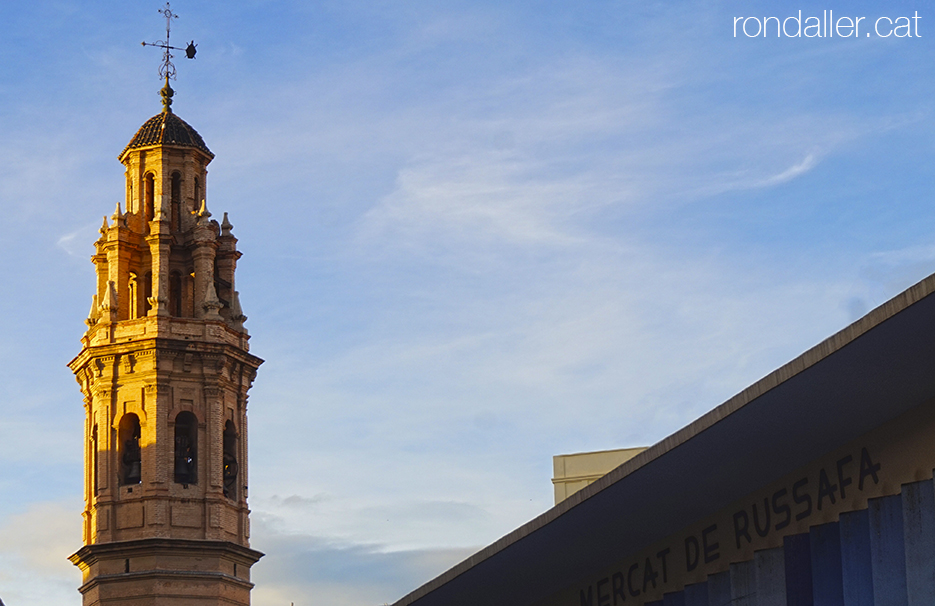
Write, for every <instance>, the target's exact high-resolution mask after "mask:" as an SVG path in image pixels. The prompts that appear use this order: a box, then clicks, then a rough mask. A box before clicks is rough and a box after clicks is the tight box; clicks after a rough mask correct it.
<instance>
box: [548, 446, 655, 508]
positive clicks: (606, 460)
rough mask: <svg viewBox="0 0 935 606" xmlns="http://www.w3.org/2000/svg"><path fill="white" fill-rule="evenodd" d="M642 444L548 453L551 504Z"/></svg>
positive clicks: (637, 451) (622, 460)
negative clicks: (549, 454)
mask: <svg viewBox="0 0 935 606" xmlns="http://www.w3.org/2000/svg"><path fill="white" fill-rule="evenodd" d="M644 450H646V448H645V447H638V448H618V449H617V450H598V451H595V452H579V453H575V454H567V455H556V456H554V457H552V470H553V471H552V476H553V477H552V484H553V485H554V488H555V504H556V505H558V504H559V503H561V502H562V501H564V500H565V499H567V498H568V497H570V496H571V495H573V494H575V493H576V492H578V491H579V490H581V489H582V488H584V487H585V486H587V485H588V484H590V483H591V482H594V481H595V480H597V479H598V478H600V477H601V476H603V475H604V474H606V473H607V472H609V471H611V470H613V469H616V468H617V467H619V466H620V465H622V464H624V463H625V462H627V461H629V460H630V459H632V458H633V457H635V456H636V455H638V454H640V453H641V452H643V451H644Z"/></svg>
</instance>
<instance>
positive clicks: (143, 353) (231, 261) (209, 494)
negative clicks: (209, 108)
mask: <svg viewBox="0 0 935 606" xmlns="http://www.w3.org/2000/svg"><path fill="white" fill-rule="evenodd" d="M172 93H173V91H172V89H171V88H170V87H169V84H168V78H167V79H166V87H165V88H164V89H163V91H162V95H163V104H164V109H163V111H162V112H161V113H160V114H157V115H156V116H153V117H152V118H150V119H149V120H147V121H146V122H145V123H144V124H143V126H141V127H140V129H139V130H138V131H137V133H136V134H135V135H134V136H133V138H132V139H131V140H130V143H129V144H128V145H127V147H126V148H125V149H124V150H123V152H121V154H120V156H119V159H120V162H121V163H123V165H124V166H125V167H126V202H125V206H124V208H125V209H126V210H125V211H124V210H121V206H120V204H119V203H118V204H117V210H116V212H114V214H113V215H112V216H111V217H110V220H109V221H108V219H107V218H106V217H105V218H104V224H103V225H102V226H101V229H100V233H101V237H100V238H99V239H98V240H97V242H95V244H94V245H95V251H96V252H95V254H94V256H93V257H92V261H93V263H94V266H95V269H96V272H97V280H96V282H97V283H96V288H95V293H96V294H95V295H94V297H93V302H92V305H91V313H90V315H89V317H88V319H87V320H86V322H87V325H88V330H87V332H86V333H85V334H84V336H83V337H82V339H81V342H82V345H83V347H82V350H81V353H79V354H78V356H77V357H76V358H75V359H74V360H72V361H71V362H70V363H69V367H70V368H71V369H72V371H74V373H75V377H76V379H77V380H78V383H79V384H80V385H81V392H82V394H83V395H84V407H85V412H86V417H85V431H84V433H85V448H84V452H85V455H84V469H85V479H84V485H85V509H84V514H83V516H84V524H83V528H84V530H83V540H84V546H83V547H82V548H81V549H79V550H78V552H77V553H75V554H74V555H72V556H71V558H70V559H71V561H72V562H73V563H74V564H75V565H76V566H78V567H79V568H80V569H81V572H82V575H83V584H82V586H81V587H80V591H81V593H82V594H83V597H84V600H83V602H84V606H97V605H100V604H107V605H112V606H122V605H126V606H129V605H133V606H143V605H145V606H163V605H165V606H172V605H174V606H182V605H185V606H190V605H192V606H193V605H205V606H207V605H218V606H220V605H221V604H224V605H243V606H246V605H248V604H249V603H250V590H251V588H252V587H253V585H252V583H251V582H250V567H251V566H252V565H253V564H254V563H255V562H256V561H257V560H258V559H259V558H260V557H262V555H263V554H261V553H260V552H258V551H254V550H253V549H250V547H249V537H250V521H249V510H248V508H247V391H248V390H249V389H250V386H251V383H252V381H253V379H254V377H255V376H256V373H257V368H258V367H259V366H260V364H261V363H262V362H263V361H262V360H261V359H260V358H257V357H256V356H254V355H252V354H250V353H249V348H248V345H247V341H248V339H249V336H248V335H247V330H246V329H245V328H244V325H243V323H244V321H245V320H246V316H244V314H243V311H242V310H241V308H240V302H239V299H238V293H237V290H236V288H235V286H234V272H235V269H236V266H237V260H238V259H239V258H240V255H241V253H240V252H238V250H237V239H236V238H235V237H234V236H233V234H232V233H231V228H232V227H233V226H232V225H231V224H230V223H229V222H228V220H227V215H226V213H225V215H224V220H223V221H222V222H221V223H220V224H218V222H217V221H215V220H212V219H211V213H209V212H208V210H207V206H206V203H205V199H206V190H207V187H206V186H207V182H206V179H207V170H206V167H207V165H208V163H209V162H211V160H212V159H213V158H214V154H212V153H211V151H210V150H209V149H208V147H207V146H206V145H205V142H204V140H203V139H202V138H201V136H200V135H199V134H198V133H197V132H196V131H195V129H193V128H192V127H191V126H189V125H188V124H186V123H185V122H184V121H183V120H182V119H181V118H179V117H178V116H176V115H175V114H174V113H172V110H171V109H170V108H171V101H172Z"/></svg>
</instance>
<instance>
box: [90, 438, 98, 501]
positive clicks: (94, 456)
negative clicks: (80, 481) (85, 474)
mask: <svg viewBox="0 0 935 606" xmlns="http://www.w3.org/2000/svg"><path fill="white" fill-rule="evenodd" d="M97 448H98V442H97V423H95V424H94V428H93V429H92V430H91V487H92V489H93V490H94V494H95V495H97Z"/></svg>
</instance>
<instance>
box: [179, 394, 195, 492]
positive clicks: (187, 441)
mask: <svg viewBox="0 0 935 606" xmlns="http://www.w3.org/2000/svg"><path fill="white" fill-rule="evenodd" d="M175 482H176V483H177V484H183V485H188V484H197V483H198V419H197V418H196V417H195V415H193V414H192V413H190V412H188V411H184V412H180V413H179V414H178V415H177V416H176V417H175Z"/></svg>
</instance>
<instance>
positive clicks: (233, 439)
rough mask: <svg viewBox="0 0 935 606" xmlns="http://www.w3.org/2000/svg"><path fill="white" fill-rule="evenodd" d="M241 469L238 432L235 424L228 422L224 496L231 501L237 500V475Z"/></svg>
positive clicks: (225, 447) (225, 444) (225, 426)
mask: <svg viewBox="0 0 935 606" xmlns="http://www.w3.org/2000/svg"><path fill="white" fill-rule="evenodd" d="M239 471H240V468H239V467H238V465H237V430H236V429H235V428H234V422H233V421H228V422H227V423H226V424H225V425H224V496H225V497H227V498H229V499H236V498H237V475H238V472H239Z"/></svg>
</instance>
